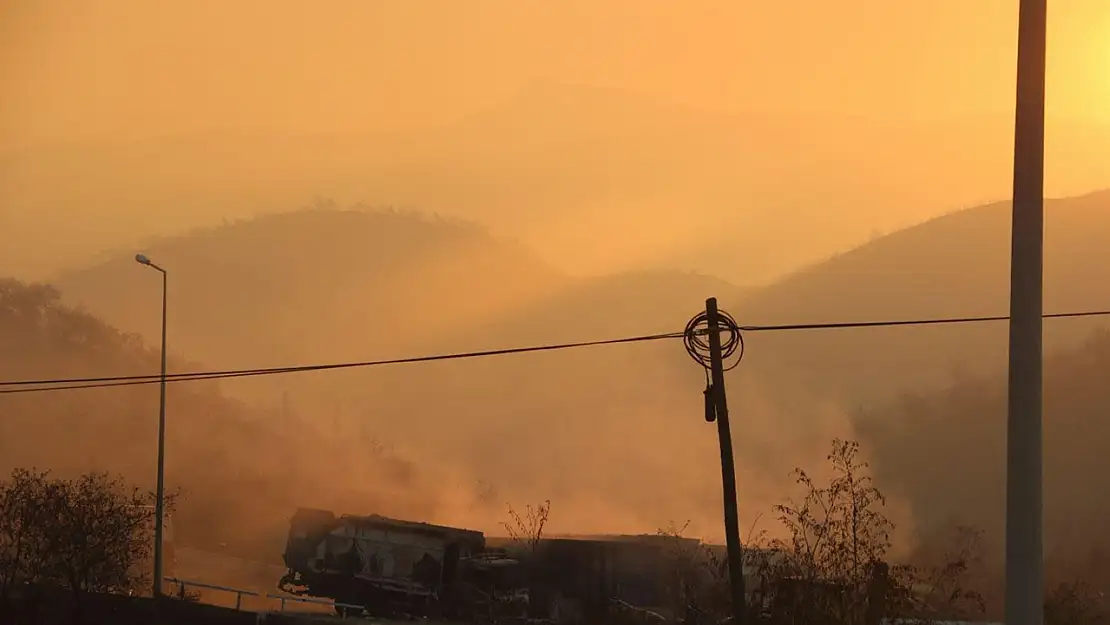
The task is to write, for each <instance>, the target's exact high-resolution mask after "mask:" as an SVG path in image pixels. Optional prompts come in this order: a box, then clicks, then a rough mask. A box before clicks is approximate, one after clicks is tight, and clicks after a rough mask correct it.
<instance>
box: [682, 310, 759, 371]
mask: <svg viewBox="0 0 1110 625" xmlns="http://www.w3.org/2000/svg"><path fill="white" fill-rule="evenodd" d="M717 329H718V334H720V335H721V360H722V361H723V362H724V363H725V364H724V370H725V371H729V370H731V369H734V368H736V366H737V365H739V364H740V361H741V360H742V359H743V358H744V335H743V333H741V332H740V326H739V325H737V323H736V320H735V319H733V318H732V315H729V314H728V313H727V312H725V311H723V310H718V311H717ZM682 343H683V345H684V346H685V347H686V353H687V354H690V357H691V358H693V359H694V360H695V361H696V362H698V363H699V364H701V366H702V367H704V368H705V369H706V370H708V369H709V366H710V355H709V314H708V313H706V312H705V311H702V312H701V313H699V314H697V315H694V317H693V318H692V319H690V321H689V322H688V323H687V324H686V329H685V330H683V331H682ZM733 355H735V356H736V358H735V359H734V360H732V361H731V362H730V359H731V358H732V356H733Z"/></svg>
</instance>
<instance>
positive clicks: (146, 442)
mask: <svg viewBox="0 0 1110 625" xmlns="http://www.w3.org/2000/svg"><path fill="white" fill-rule="evenodd" d="M0 343H2V344H3V345H4V355H5V357H4V358H3V359H0V379H3V380H5V381H10V380H33V379H44V378H46V379H49V378H73V377H79V378H80V377H89V376H95V377H102V376H113V375H120V376H126V375H149V374H151V373H157V371H158V365H159V359H158V354H157V352H152V351H150V350H149V349H147V348H146V347H144V345H143V343H142V341H141V339H139V338H138V337H137V336H135V335H129V334H125V333H121V332H119V331H118V330H116V329H115V328H113V327H111V326H109V325H107V324H105V323H103V322H102V321H100V320H98V319H97V318H96V317H93V316H92V315H90V314H88V313H86V312H82V311H79V310H76V309H73V308H71V307H69V306H66V305H64V304H63V303H61V302H60V298H59V293H58V292H57V291H56V290H55V289H53V288H52V287H48V286H45V285H38V284H25V283H22V282H19V281H16V280H13V279H10V278H4V279H0ZM174 366H175V368H177V367H180V368H196V367H198V366H199V365H197V364H195V363H189V362H182V361H178V362H175V363H174ZM19 388H30V387H14V386H12V387H4V388H3V390H4V391H10V390H15V389H19ZM167 400H168V401H167V403H168V406H169V410H168V415H167V439H166V440H167V443H166V444H167V452H166V479H167V486H168V488H170V489H171V490H177V489H180V491H181V494H182V500H181V501H180V505H179V509H178V511H177V513H176V519H177V523H176V526H177V537H176V539H177V540H179V541H181V542H182V543H183V544H185V545H191V546H194V547H199V548H202V549H205V548H207V549H209V550H212V549H217V548H219V546H220V544H221V543H226V548H227V549H226V550H229V551H230V552H231V553H236V552H237V553H244V554H249V555H251V556H254V557H261V558H265V559H268V560H270V561H273V560H275V559H277V560H278V561H280V558H279V556H280V547H281V544H282V541H283V537H284V535H285V532H286V531H287V527H286V522H287V519H288V516H289V513H290V511H291V510H292V508H293V506H295V505H297V504H306V505H320V506H324V507H328V506H336V507H346V508H350V509H362V510H372V509H373V508H374V507H375V506H379V505H384V504H383V503H382V502H383V501H388V502H389V505H390V506H391V507H393V508H396V509H398V510H405V511H406V512H407V513H409V514H417V515H419V514H430V513H431V511H433V510H434V509H435V508H436V505H437V501H436V497H437V495H436V494H435V493H434V491H433V490H429V489H426V488H422V487H421V486H420V485H421V484H423V483H424V482H423V480H425V479H426V477H427V476H425V475H421V473H420V471H419V470H418V469H416V468H415V467H414V466H413V465H412V464H411V463H410V462H408V461H405V460H403V459H401V458H399V457H397V456H396V455H394V454H391V453H389V452H388V451H387V450H384V449H383V450H379V451H378V452H376V453H366V452H365V450H364V449H358V451H359V452H360V453H352V452H353V451H354V450H355V449H356V448H358V447H359V446H357V445H354V444H352V442H351V441H343V440H338V439H336V438H335V437H334V436H332V435H331V433H328V432H324V431H321V430H320V429H307V428H304V427H300V428H297V429H296V430H295V431H293V430H291V429H290V428H289V427H288V425H289V423H291V422H292V421H293V419H295V415H290V414H284V415H283V414H280V413H274V412H268V411H265V410H259V409H257V408H251V407H248V406H247V405H246V404H244V403H242V402H241V401H238V400H236V399H233V398H231V397H229V396H227V395H226V394H224V393H222V392H221V390H220V388H219V386H218V385H217V384H216V383H213V382H200V383H193V384H190V385H187V386H186V385H179V384H171V385H170V386H169V388H168V397H167ZM157 415H158V386H157V385H156V384H152V385H137V386H124V387H116V388H86V389H80V390H66V391H46V392H21V393H10V392H5V393H4V394H0V459H2V460H0V472H2V473H3V474H4V475H6V474H7V473H8V472H9V471H11V470H12V469H14V468H19V467H23V468H30V467H39V468H45V469H49V470H51V471H52V472H55V473H57V474H62V475H73V474H75V473H79V472H84V471H109V472H113V473H119V474H122V475H124V476H125V477H126V478H127V479H128V480H129V481H131V482H132V483H134V484H136V485H137V486H140V487H146V488H151V489H153V482H154V475H155V466H156V465H155V449H156V440H157V422H158V421H157ZM283 425H284V426H285V427H283ZM319 453H326V454H327V455H328V457H329V463H330V467H329V468H328V469H326V470H322V468H321V467H320V466H319V465H318V464H317V463H316V458H317V457H318V454H319ZM360 472H372V473H375V474H377V475H379V476H381V479H379V480H377V481H375V482H373V483H369V484H368V483H366V482H362V481H354V480H350V479H345V478H344V476H345V475H349V474H355V473H360ZM325 478H327V479H325ZM310 502H314V503H313V504H310ZM406 508H407V510H406ZM219 550H225V549H223V548H219Z"/></svg>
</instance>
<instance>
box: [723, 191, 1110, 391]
mask: <svg viewBox="0 0 1110 625" xmlns="http://www.w3.org/2000/svg"><path fill="white" fill-rule="evenodd" d="M1009 257H1010V207H1009V203H1008V202H999V203H995V204H990V205H987V206H981V207H977V208H973V209H968V210H963V211H958V212H955V213H951V214H948V215H945V216H942V217H938V218H935V219H933V220H930V221H928V222H925V223H922V224H920V225H917V226H914V227H911V228H907V229H905V230H902V231H899V232H895V233H892V234H890V235H887V236H884V237H881V238H878V239H875V240H873V241H871V242H870V243H867V244H865V245H863V246H860V247H858V248H856V249H854V250H851V251H849V252H845V253H843V254H839V255H837V256H835V257H833V258H831V259H829V260H827V261H825V262H822V263H817V264H814V265H812V266H810V267H808V268H806V269H804V270H801V271H798V272H795V273H793V274H791V275H790V276H788V277H786V278H784V279H783V280H780V281H779V282H777V283H775V284H773V285H770V286H768V287H766V288H763V289H760V290H759V291H758V292H756V293H754V294H753V295H752V296H751V297H748V298H746V299H745V300H744V302H743V304H742V306H740V307H738V309H737V310H735V311H733V312H734V315H735V316H736V317H737V318H738V319H740V320H741V322H742V323H746V324H756V325H759V324H776V323H812V322H819V323H820V322H835V321H878V320H885V319H895V320H897V319H907V320H908V319H927V318H939V317H964V316H995V315H1006V314H1008V313H1009ZM1108 279H1110V191H1100V192H1096V193H1091V194H1087V195H1083V196H1080V197H1074V198H1066V199H1056V200H1049V201H1047V202H1046V216H1045V278H1044V281H1045V282H1044V284H1045V304H1044V306H1045V312H1047V313H1053V312H1076V311H1092V310H1110V292H1108V291H1107V290H1106V289H1105V288H1104V286H1103V285H1105V284H1106V283H1107V280H1108ZM1108 323H1110V321H1108V320H1107V319H1103V318H1091V319H1071V320H1049V321H1046V322H1045V346H1046V349H1048V350H1050V351H1051V350H1058V349H1062V348H1066V347H1070V346H1075V345H1077V344H1079V343H1081V342H1082V341H1083V340H1084V339H1085V338H1086V337H1087V336H1088V335H1089V333H1090V331H1091V330H1092V329H1093V328H1102V327H1106V326H1107V324H1108ZM1006 336H1007V334H1006V324H1005V323H986V324H967V325H962V326H929V327H917V328H913V327H897V328H885V329H884V328H869V329H859V330H837V331H804V332H791V333H776V334H773V335H763V334H759V335H753V336H752V337H751V338H750V339H749V343H750V348H749V353H750V355H749V360H750V361H751V362H753V364H754V362H756V361H758V362H759V363H760V364H761V365H767V366H771V367H773V368H774V369H775V370H776V371H777V372H779V373H781V374H782V375H788V376H790V377H791V380H790V382H789V386H790V387H798V388H805V389H807V390H808V391H809V392H813V393H816V394H818V395H828V396H832V397H834V398H836V399H837V401H838V402H840V403H844V404H845V405H846V406H848V407H849V408H852V407H854V406H856V405H859V404H860V403H868V402H870V401H882V400H885V399H890V398H891V397H893V396H895V395H897V394H899V393H902V392H923V391H926V390H928V389H930V388H937V387H942V386H946V385H947V384H948V383H950V382H951V381H952V377H953V375H973V376H974V375H985V374H993V373H995V372H997V371H1000V370H1003V369H1004V367H1005V366H1006V353H1007V352H1006Z"/></svg>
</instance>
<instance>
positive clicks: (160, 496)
mask: <svg viewBox="0 0 1110 625" xmlns="http://www.w3.org/2000/svg"><path fill="white" fill-rule="evenodd" d="M135 262H137V263H139V264H140V265H146V266H147V267H150V268H151V269H154V270H156V271H157V272H159V273H161V274H162V375H161V382H160V386H161V393H160V397H159V401H158V486H157V490H156V493H155V502H154V596H155V597H161V596H162V533H163V529H164V528H163V523H164V520H165V516H166V508H165V506H166V482H165V474H166V270H165V269H163V268H161V267H159V266H158V265H156V264H154V263H153V262H151V260H150V259H149V258H147V257H146V256H144V255H143V254H136V255H135Z"/></svg>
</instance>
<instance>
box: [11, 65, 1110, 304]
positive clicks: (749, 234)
mask: <svg viewBox="0 0 1110 625" xmlns="http://www.w3.org/2000/svg"><path fill="white" fill-rule="evenodd" d="M1011 126H1012V124H1011V123H1010V121H1009V120H1008V118H1007V117H1005V116H996V117H993V116H970V117H954V118H951V119H946V120H943V121H911V120H901V121H890V120H886V121H884V120H877V119H872V118H867V117H852V116H846V115H841V114H831V113H830V114H816V113H814V114H809V113H805V114H803V113H780V114H769V113H747V114H726V113H717V112H710V111H707V110H702V109H698V108H694V107H689V106H678V105H671V104H666V103H663V102H659V101H655V100H652V99H651V98H647V97H642V96H637V95H634V94H631V93H628V92H624V91H621V90H618V89H611V88H601V87H590V86H585V85H580V84H573V83H563V82H559V81H550V80H539V81H533V82H530V83H527V84H526V85H525V86H523V87H521V88H520V89H518V90H517V91H516V92H515V93H513V94H511V95H509V96H507V97H506V98H504V99H503V100H502V101H500V102H498V103H495V104H491V105H489V106H488V107H487V108H486V109H485V110H483V111H481V112H478V113H471V114H469V115H465V116H460V117H458V118H457V119H455V120H454V121H451V122H444V123H441V124H437V125H427V126H425V127H421V128H416V129H411V128H410V129H393V130H379V131H374V132H369V131H365V132H332V133H311V132H307V131H302V132H291V131H280V132H277V131H275V132H268V133H267V132H261V131H258V132H252V131H247V130H242V131H235V132H221V131H203V132H202V131H197V132H192V133H183V134H173V133H172V131H169V130H167V131H166V132H167V136H163V137H157V138H156V137H146V138H135V139H130V140H117V141H109V140H104V141H99V142H84V143H76V144H62V145H45V144H44V145H37V146H32V147H28V148H24V149H18V150H16V149H12V150H9V151H7V152H5V153H3V154H0V196H3V197H4V198H5V208H4V212H3V214H2V215H0V219H2V220H3V221H2V224H3V227H2V228H0V243H3V245H0V266H2V267H10V268H12V270H14V271H18V272H19V273H20V275H27V276H32V277H37V278H49V277H50V276H51V275H53V274H54V273H55V272H57V271H59V270H60V269H63V268H69V269H72V268H76V267H82V266H84V265H86V264H87V263H88V259H89V258H90V257H91V256H94V255H96V254H99V253H101V252H104V251H105V250H111V249H115V248H116V247H119V246H122V245H128V246H136V245H143V244H145V242H146V237H148V236H149V235H151V234H164V235H169V234H173V233H176V232H179V231H181V230H183V229H188V228H191V227H195V226H209V225H218V224H219V223H221V221H222V220H224V219H236V218H242V217H248V216H252V215H255V214H259V213H268V212H274V211H281V210H289V209H291V208H294V207H295V206H297V205H299V204H302V203H304V202H306V201H308V200H309V199H311V198H312V197H313V196H315V195H316V194H321V193H322V194H325V195H327V196H329V197H334V198H335V199H337V200H338V201H340V202H341V203H343V204H347V203H352V202H359V201H367V202H372V203H389V204H393V205H397V206H401V207H416V208H419V209H421V210H427V211H437V212H440V213H442V214H444V215H447V216H451V217H458V218H463V219H467V220H477V221H480V222H482V223H485V224H488V226H489V227H490V228H491V229H492V231H493V232H494V233H495V234H497V235H499V236H506V237H511V238H516V239H518V240H520V241H521V242H522V243H524V244H526V245H528V246H529V248H530V249H532V250H533V252H534V253H535V254H537V255H538V256H539V257H540V258H541V259H543V260H544V261H545V262H547V263H549V264H551V265H552V266H554V267H557V268H559V269H561V270H564V271H568V272H571V273H575V274H595V275H596V274H604V273H611V272H614V271H621V270H640V269H662V268H682V269H690V270H696V271H700V272H703V273H712V274H715V275H719V276H721V277H723V278H725V279H727V280H729V281H732V282H735V283H739V284H744V285H751V284H761V283H765V282H767V281H770V280H771V279H773V278H775V277H776V276H780V275H782V274H783V273H785V272H788V271H790V270H792V269H794V268H796V267H798V266H799V265H801V264H804V263H809V262H813V261H815V260H817V259H819V258H821V257H823V256H826V255H829V254H831V253H833V252H835V251H837V250H842V249H845V248H847V247H849V246H851V245H853V244H855V243H857V242H859V241H863V240H866V239H867V238H868V237H869V236H872V235H876V234H877V233H881V232H884V231H891V230H894V229H897V228H900V227H904V226H907V225H909V224H912V223H914V222H917V221H920V220H922V219H925V218H927V217H930V216H933V215H936V214H937V213H938V212H939V211H943V210H946V209H950V208H953V207H959V206H968V205H972V204H974V203H977V202H981V201H983V200H984V199H986V198H991V197H998V196H1001V195H1004V193H1005V192H1006V189H1007V187H1008V184H1009V177H1010V156H1009V150H1010V145H1011V144H1012V129H1011ZM1051 130H1052V131H1051V132H1050V133H1049V137H1050V145H1049V155H1048V165H1047V166H1048V169H1049V171H1048V180H1049V182H1050V192H1053V193H1066V194H1074V193H1078V192H1082V191H1085V190H1088V189H1090V188H1093V187H1096V186H1098V185H1101V184H1105V175H1106V172H1105V170H1104V168H1101V167H1100V166H1098V165H1097V164H1098V163H1104V162H1106V161H1107V159H1108V158H1110V152H1107V149H1108V148H1107V147H1106V146H1108V145H1110V140H1108V138H1110V127H1106V126H1105V125H1099V124H1098V123H1095V122H1089V123H1088V122H1077V121H1069V120H1059V121H1055V122H1053V126H1052V128H1051ZM797 181H804V184H798V183H797ZM695 215H696V217H694V216H695Z"/></svg>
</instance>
